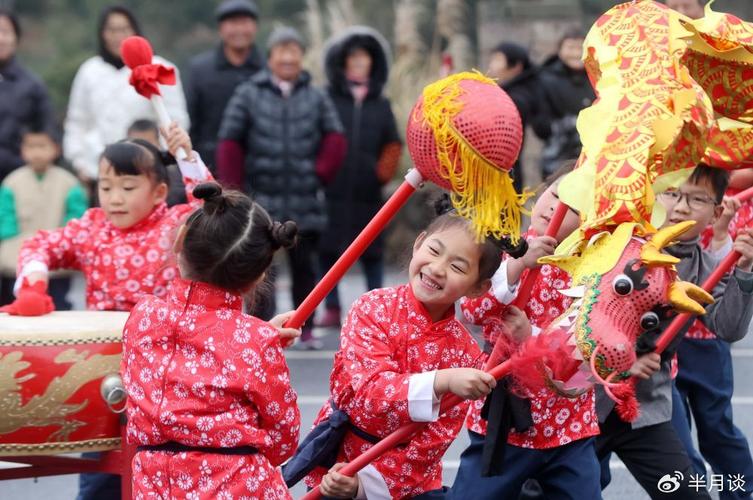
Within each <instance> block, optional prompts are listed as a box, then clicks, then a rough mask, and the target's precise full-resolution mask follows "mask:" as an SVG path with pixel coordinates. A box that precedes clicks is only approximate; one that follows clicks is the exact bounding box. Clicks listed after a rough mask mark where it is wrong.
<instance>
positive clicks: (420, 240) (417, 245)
mask: <svg viewBox="0 0 753 500" xmlns="http://www.w3.org/2000/svg"><path fill="white" fill-rule="evenodd" d="M426 236H427V234H426V231H422V232H421V234H419V235H418V237H417V238H416V242H415V243H413V254H414V255H415V253H416V252H418V249H419V248H421V245H422V244H423V242H424V241H425V240H426Z"/></svg>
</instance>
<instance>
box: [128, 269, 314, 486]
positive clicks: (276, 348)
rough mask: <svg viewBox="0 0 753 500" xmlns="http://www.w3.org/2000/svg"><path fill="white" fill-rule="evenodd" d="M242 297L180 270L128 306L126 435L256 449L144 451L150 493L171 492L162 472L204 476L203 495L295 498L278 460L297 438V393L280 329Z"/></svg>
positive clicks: (138, 477)
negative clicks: (163, 293)
mask: <svg viewBox="0 0 753 500" xmlns="http://www.w3.org/2000/svg"><path fill="white" fill-rule="evenodd" d="M242 304H243V299H242V297H241V296H240V295H238V294H234V293H231V292H228V291H226V290H223V289H221V288H217V287H214V286H211V285H208V284H206V283H200V282H192V281H187V280H183V279H176V280H174V281H173V282H172V283H171V285H170V287H169V288H168V293H167V297H166V298H164V299H161V298H158V297H155V296H151V295H150V296H147V297H144V298H142V299H141V300H140V301H139V303H138V304H137V305H136V307H134V309H133V311H132V312H131V315H130V317H129V318H128V321H127V322H126V325H125V328H124V330H123V360H122V364H121V373H122V376H123V382H124V383H125V386H126V390H127V391H128V403H127V407H126V408H127V414H128V427H127V431H128V441H129V442H130V443H134V444H137V445H157V444H162V443H166V442H169V441H174V442H178V443H181V444H185V445H189V446H200V447H208V448H233V447H240V446H253V447H254V448H256V449H257V450H258V453H257V454H255V455H243V456H229V455H221V454H214V453H202V452H198V451H191V452H189V453H187V455H189V457H188V459H186V458H185V457H183V458H181V457H180V455H183V454H176V455H172V454H167V453H164V452H156V453H154V452H140V453H138V454H137V462H138V464H139V468H138V469H137V470H135V471H134V482H133V483H134V486H135V487H137V489H138V490H139V491H140V492H141V493H143V494H144V496H145V497H146V496H148V494H149V493H150V492H151V493H156V494H157V496H160V495H162V494H164V491H159V488H158V486H157V482H158V481H157V480H158V479H159V476H161V477H162V478H163V479H165V480H166V478H167V477H170V479H171V480H172V479H175V481H174V483H175V484H177V485H178V487H179V488H182V486H181V484H184V485H186V487H187V488H189V487H190V490H196V487H197V486H198V485H201V484H204V485H206V486H207V489H206V490H205V491H199V492H200V493H201V497H202V498H218V496H221V495H220V493H222V492H225V491H226V492H229V493H232V495H233V497H234V498H237V497H239V496H241V495H246V496H249V497H252V498H281V497H283V498H287V497H288V492H287V488H286V487H285V484H284V481H283V480H282V476H281V474H280V472H279V470H278V469H277V468H276V466H278V465H280V464H281V463H282V462H284V461H285V460H286V459H287V458H289V457H290V456H291V455H292V454H293V452H294V451H295V449H296V445H297V444H298V434H299V426H300V413H299V411H298V407H297V405H296V393H295V391H294V390H293V388H292V387H291V386H290V374H289V372H288V368H287V365H286V363H285V358H284V356H283V353H282V347H281V345H280V339H279V332H278V331H277V329H276V328H274V327H273V326H272V325H270V324H268V323H266V322H264V321H262V320H260V319H257V318H254V317H253V316H249V315H246V314H243V312H242V310H241V308H242ZM178 462H180V463H181V464H182V465H180V467H178ZM134 463H136V462H134ZM180 474H187V476H185V477H182V476H180ZM173 475H175V478H173ZM178 476H180V477H178ZM203 476H206V478H204V479H203V480H202V477H203ZM181 478H182V481H181ZM171 482H172V481H171ZM280 495H282V496H280ZM134 497H136V492H134Z"/></svg>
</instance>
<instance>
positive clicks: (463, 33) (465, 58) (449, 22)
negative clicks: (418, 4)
mask: <svg viewBox="0 0 753 500" xmlns="http://www.w3.org/2000/svg"><path fill="white" fill-rule="evenodd" d="M474 3H475V2H471V1H466V0H439V2H438V3H437V33H438V34H439V35H440V36H441V37H442V38H443V39H444V40H446V42H447V46H446V48H445V52H447V53H448V54H450V56H452V62H453V70H454V72H458V71H468V70H470V69H472V68H473V67H474V66H475V65H476V48H475V40H474V34H475V32H476V27H477V26H476V16H475V8H474V5H473V4H474Z"/></svg>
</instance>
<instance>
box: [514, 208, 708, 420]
mask: <svg viewBox="0 0 753 500" xmlns="http://www.w3.org/2000/svg"><path fill="white" fill-rule="evenodd" d="M693 224H694V222H692V221H689V222H685V223H682V224H677V225H674V226H669V227H666V228H664V229H661V230H659V231H658V232H656V233H654V234H653V235H651V236H648V237H647V238H643V237H639V236H636V235H635V233H637V232H639V231H638V228H637V226H636V224H632V223H626V224H622V225H620V226H618V227H617V229H616V230H615V231H614V232H611V233H610V232H603V233H599V234H596V235H594V236H593V237H592V238H591V239H590V240H589V241H587V242H584V243H582V244H581V245H580V246H579V247H578V248H576V249H573V251H572V252H570V254H569V255H567V256H552V257H546V258H544V259H541V260H542V262H544V263H549V264H552V265H555V266H557V267H560V268H561V269H563V270H565V271H567V272H568V273H569V274H570V275H571V276H572V283H573V287H572V288H570V289H569V290H563V291H562V293H564V294H566V295H568V296H571V297H573V298H575V300H574V301H573V303H572V304H571V306H570V307H569V308H568V309H567V310H566V311H565V312H564V313H563V314H562V315H561V316H560V317H559V318H557V319H556V320H555V321H553V322H552V323H551V325H549V326H548V327H547V328H546V329H545V330H544V331H542V332H541V333H540V334H539V335H538V336H536V337H532V338H531V339H530V341H529V343H528V345H526V346H525V348H524V349H521V351H520V352H519V354H518V355H517V356H518V358H517V359H516V365H517V366H518V367H521V368H520V369H516V370H515V373H516V377H517V379H518V381H519V383H520V385H523V386H525V387H529V388H533V389H535V388H538V387H540V386H543V385H545V386H547V387H549V388H551V389H554V390H555V391H556V392H557V393H559V394H561V395H563V396H566V397H576V396H578V395H580V394H583V393H584V392H586V391H587V390H589V389H590V388H592V387H593V386H594V384H601V385H603V386H604V388H605V390H606V392H607V394H608V395H609V396H610V397H612V398H613V399H614V400H615V401H617V402H618V411H620V412H621V416H623V418H625V419H632V418H635V416H637V413H636V412H635V411H632V410H631V408H637V407H636V406H635V401H634V398H633V397H632V395H631V391H630V389H629V387H630V386H629V385H628V384H624V383H621V381H623V380H625V379H627V378H628V377H629V373H628V370H629V369H630V367H631V366H632V365H633V363H635V361H636V346H637V345H638V343H639V341H640V339H641V337H642V336H643V335H644V334H646V333H648V332H653V331H657V329H658V328H659V324H660V321H661V320H663V319H665V317H666V316H667V313H669V312H670V311H671V310H675V311H681V312H692V313H694V314H703V313H704V307H703V305H702V304H703V303H710V302H713V298H712V297H711V296H710V295H709V294H708V293H706V292H705V291H703V289H701V288H700V287H698V286H696V285H694V284H692V283H688V282H684V281H679V280H678V279H677V273H676V271H675V268H674V264H675V263H677V262H678V261H679V260H678V259H677V258H675V257H672V256H671V255H668V254H665V253H662V249H663V248H665V247H666V246H667V245H669V244H671V243H672V242H673V241H674V240H675V239H676V238H677V236H678V235H680V234H682V233H683V232H685V231H686V230H688V229H689V228H690V227H692V226H693Z"/></svg>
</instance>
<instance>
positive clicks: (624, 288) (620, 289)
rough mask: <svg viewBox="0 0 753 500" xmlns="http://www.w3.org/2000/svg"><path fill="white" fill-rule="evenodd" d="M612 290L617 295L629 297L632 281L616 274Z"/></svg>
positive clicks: (631, 290)
mask: <svg viewBox="0 0 753 500" xmlns="http://www.w3.org/2000/svg"><path fill="white" fill-rule="evenodd" d="M612 288H613V289H614V293H616V294H617V295H623V296H625V295H630V294H631V293H633V280H631V279H630V278H628V277H627V276H625V275H624V274H618V275H617V276H615V278H614V281H613V282H612Z"/></svg>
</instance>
